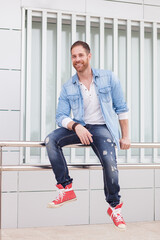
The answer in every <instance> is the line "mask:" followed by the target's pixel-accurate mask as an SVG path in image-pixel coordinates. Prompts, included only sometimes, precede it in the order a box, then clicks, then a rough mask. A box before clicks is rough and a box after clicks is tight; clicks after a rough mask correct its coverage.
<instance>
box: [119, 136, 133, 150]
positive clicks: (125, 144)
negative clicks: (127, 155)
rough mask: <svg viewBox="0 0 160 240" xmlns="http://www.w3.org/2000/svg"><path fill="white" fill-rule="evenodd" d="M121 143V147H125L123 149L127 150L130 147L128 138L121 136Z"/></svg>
mask: <svg viewBox="0 0 160 240" xmlns="http://www.w3.org/2000/svg"><path fill="white" fill-rule="evenodd" d="M119 143H120V148H121V149H123V150H127V149H129V148H130V145H131V143H130V140H129V139H128V138H121V139H120V140H119Z"/></svg>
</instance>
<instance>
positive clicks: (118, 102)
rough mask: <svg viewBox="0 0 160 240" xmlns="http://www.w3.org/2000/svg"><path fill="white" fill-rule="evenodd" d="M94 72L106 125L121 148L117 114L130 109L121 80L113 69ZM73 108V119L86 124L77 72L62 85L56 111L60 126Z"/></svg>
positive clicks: (93, 70) (94, 70)
mask: <svg viewBox="0 0 160 240" xmlns="http://www.w3.org/2000/svg"><path fill="white" fill-rule="evenodd" d="M92 73H93V81H94V83H95V88H96V93H97V95H98V97H99V102H100V106H101V110H102V114H103V117H104V120H105V123H106V126H107V127H108V129H109V131H110V133H111V135H112V137H113V139H114V142H115V144H116V145H117V147H118V148H119V138H120V132H119V124H118V118H117V114H120V113H123V112H127V111H128V108H127V104H126V102H125V99H124V96H123V92H122V88H121V84H120V81H119V79H118V78H117V77H116V76H115V75H114V73H113V72H111V71H107V70H96V69H92ZM71 110H72V113H73V121H75V122H78V123H80V124H82V125H83V126H84V125H85V122H84V120H83V116H84V107H83V98H82V94H81V91H80V85H79V80H78V75H77V74H75V75H74V76H73V77H72V78H71V79H69V80H68V81H67V82H66V83H65V84H64V85H63V87H62V90H61V94H60V97H59V102H58V107H57V112H56V122H57V124H58V126H60V127H62V120H63V119H64V118H67V117H70V114H71Z"/></svg>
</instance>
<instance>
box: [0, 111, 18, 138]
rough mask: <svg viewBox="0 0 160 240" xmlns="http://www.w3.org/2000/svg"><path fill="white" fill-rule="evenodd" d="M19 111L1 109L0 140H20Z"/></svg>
mask: <svg viewBox="0 0 160 240" xmlns="http://www.w3.org/2000/svg"><path fill="white" fill-rule="evenodd" d="M19 117H20V112H18V111H0V122H1V124H0V140H19V132H20V127H19Z"/></svg>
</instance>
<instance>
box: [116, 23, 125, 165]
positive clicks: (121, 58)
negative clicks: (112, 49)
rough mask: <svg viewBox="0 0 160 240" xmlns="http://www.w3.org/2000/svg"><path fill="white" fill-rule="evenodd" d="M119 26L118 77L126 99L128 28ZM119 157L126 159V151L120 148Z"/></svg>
mask: <svg viewBox="0 0 160 240" xmlns="http://www.w3.org/2000/svg"><path fill="white" fill-rule="evenodd" d="M121 28H122V27H121V26H119V29H118V77H119V79H120V82H121V86H122V89H123V94H124V97H125V99H126V81H127V79H126V74H127V69H126V67H127V65H126V57H127V39H126V29H121ZM118 155H119V158H120V157H121V158H123V161H124V162H125V161H126V151H124V150H120V151H119V153H118Z"/></svg>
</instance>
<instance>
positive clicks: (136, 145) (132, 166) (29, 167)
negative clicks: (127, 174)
mask: <svg viewBox="0 0 160 240" xmlns="http://www.w3.org/2000/svg"><path fill="white" fill-rule="evenodd" d="M4 147H45V143H44V142H27V141H0V229H1V214H2V212H1V210H2V208H1V207H2V172H3V171H30V170H32V171H35V170H47V169H51V166H50V165H42V164H41V165H28V164H27V165H25V164H21V165H14V166H12V165H9V166H5V165H2V150H3V148H4ZM65 147H67V148H80V147H89V146H84V145H82V144H73V145H67V146H65ZM131 148H160V143H131ZM68 166H69V168H72V169H79V168H80V167H81V168H84V169H86V168H87V169H88V168H89V169H100V168H101V164H97V163H91V164H89V163H80V164H75V163H74V164H73V163H72V164H71V163H68ZM118 169H160V164H157V163H152V164H141V163H139V164H118Z"/></svg>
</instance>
